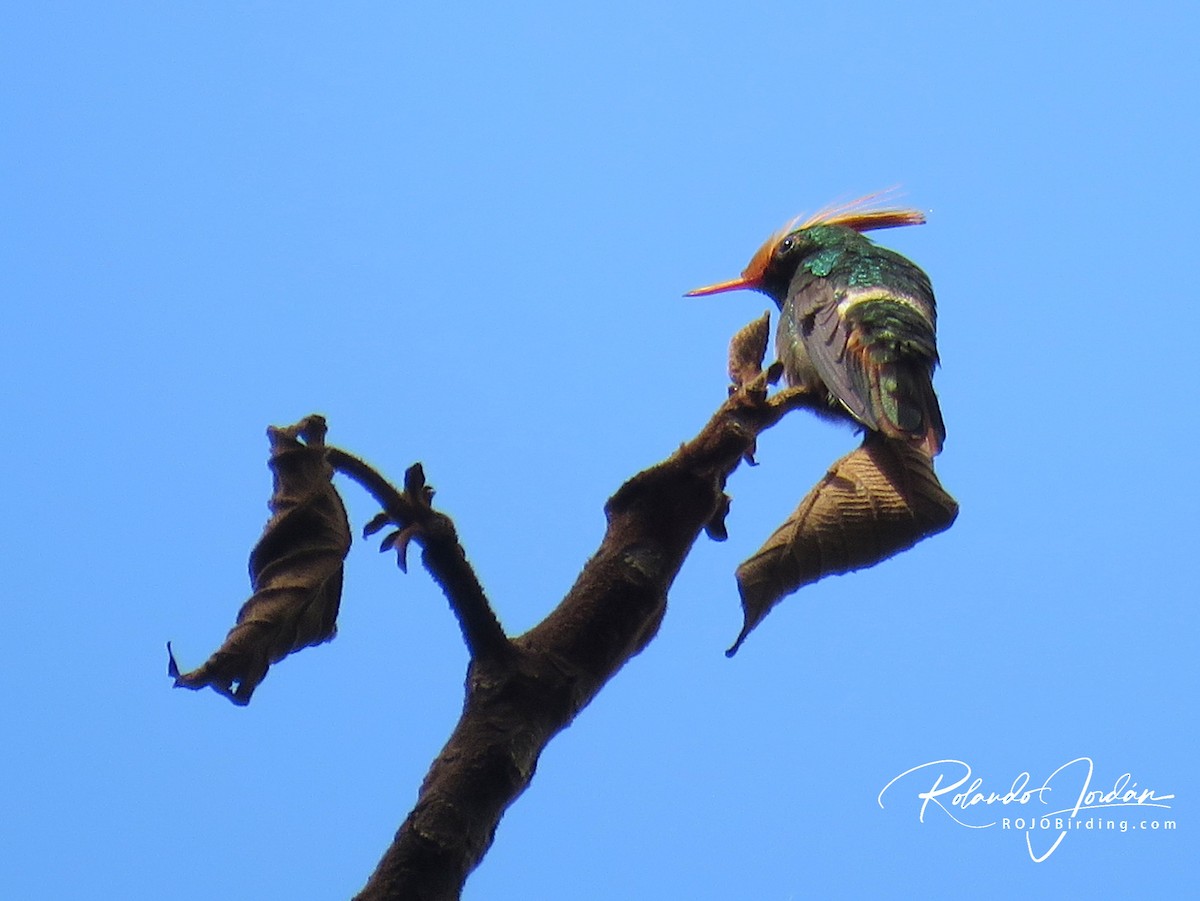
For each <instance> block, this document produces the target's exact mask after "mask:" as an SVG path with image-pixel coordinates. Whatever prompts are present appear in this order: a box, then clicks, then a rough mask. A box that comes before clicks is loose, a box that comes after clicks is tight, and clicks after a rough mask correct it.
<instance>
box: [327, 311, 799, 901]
mask: <svg viewBox="0 0 1200 901" xmlns="http://www.w3.org/2000/svg"><path fill="white" fill-rule="evenodd" d="M752 328H754V326H752ZM754 338H755V336H753V335H751V336H750V337H749V338H747V339H745V342H746V346H748V347H751V348H754V347H757V348H760V349H759V350H758V356H759V359H758V361H752V360H750V359H749V358H751V357H753V356H754V354H753V353H752V352H751V353H747V352H746V351H745V350H744V348H735V350H734V353H735V354H736V355H737V356H738V360H739V362H738V365H737V368H736V372H735V373H734V378H735V380H736V384H735V385H734V388H733V389H732V392H731V394H730V396H729V398H728V399H727V400H726V401H725V402H724V403H723V404H722V405H721V407H720V409H718V410H717V412H716V413H715V414H714V416H713V417H712V419H711V420H709V422H708V423H707V424H706V425H705V426H704V428H703V429H702V430H701V431H700V433H699V434H698V435H697V436H696V437H695V438H693V439H692V440H691V441H689V442H687V443H686V444H684V445H683V446H682V447H680V448H679V450H677V451H676V452H675V453H674V454H672V455H671V457H670V458H668V459H667V460H666V461H664V462H663V463H660V464H659V465H657V466H654V467H651V468H650V469H648V470H645V471H644V472H642V473H639V474H638V475H636V476H634V477H633V478H632V479H630V480H629V481H628V482H626V483H625V484H624V485H622V486H621V487H620V488H619V489H618V490H617V492H616V493H615V494H614V495H613V496H612V498H610V500H609V501H608V504H607V505H606V507H605V512H606V514H607V517H608V529H607V531H606V533H605V536H604V539H603V540H602V542H601V544H600V547H599V549H598V550H597V551H596V553H595V555H594V556H593V557H592V558H591V559H590V560H589V561H588V562H587V564H586V565H585V566H584V568H583V571H582V572H581V573H580V575H579V578H578V580H577V581H576V583H575V585H574V586H573V587H572V588H571V590H570V592H569V593H568V594H567V596H566V597H565V598H564V599H563V601H562V603H560V604H559V605H558V607H557V608H555V610H554V611H553V612H551V613H550V615H549V616H547V617H546V619H544V620H543V621H542V622H541V623H539V624H538V625H537V626H535V627H534V628H533V629H531V630H530V631H529V632H526V633H525V634H524V635H521V636H519V637H517V638H515V639H513V642H512V647H513V649H514V653H513V654H512V655H511V656H510V657H508V658H507V659H505V660H499V659H482V658H476V659H475V660H473V661H472V663H471V668H470V672H469V674H468V679H467V698H466V703H465V705H464V709H463V714H462V717H461V718H460V720H459V722H458V725H457V726H456V728H455V730H454V733H453V734H452V735H451V736H450V740H449V741H448V742H447V744H446V746H445V748H443V750H442V752H441V753H440V754H439V755H438V757H437V759H436V760H434V762H433V765H432V766H431V768H430V771H429V774H428V775H427V776H426V778H425V781H424V783H423V784H422V786H421V792H420V797H419V798H418V800H417V804H416V806H415V807H414V809H413V811H412V813H410V814H409V816H408V818H407V819H406V820H405V822H404V824H403V825H402V826H401V827H400V831H399V832H398V833H397V835H396V838H395V840H394V842H393V843H392V846H391V847H390V848H389V849H388V851H387V852H386V853H385V854H384V856H383V859H382V860H381V861H380V863H379V866H378V868H377V869H376V871H375V873H374V874H373V875H372V876H371V879H370V881H369V882H368V883H367V885H366V887H365V888H364V889H363V891H362V892H361V893H360V894H359V895H358V899H359V901H381V899H401V898H403V899H426V901H432V899H438V901H441V899H454V898H458V897H459V893H460V892H461V889H462V885H463V882H464V881H465V880H466V878H467V875H468V874H469V873H470V872H471V870H473V869H474V868H475V866H476V865H477V864H478V863H479V861H480V860H481V859H482V857H483V855H484V854H485V853H486V851H487V849H488V847H490V845H491V842H492V838H493V836H494V834H495V829H496V826H497V824H498V823H499V821H500V818H501V816H502V815H503V813H504V811H505V810H506V809H507V807H508V806H509V805H510V804H512V803H513V801H515V800H516V798H517V797H518V796H519V795H520V794H521V792H523V791H524V790H525V788H526V786H527V785H528V784H529V781H530V779H532V777H533V773H534V770H535V768H536V765H537V760H538V758H539V756H540V755H541V752H542V749H543V748H544V747H545V746H546V744H547V743H548V742H549V741H550V739H551V738H553V737H554V735H555V734H557V733H558V732H559V731H561V730H562V729H563V728H565V727H566V726H567V725H568V724H570V722H571V721H572V720H573V719H574V717H575V716H576V714H578V712H579V711H580V710H581V709H582V708H583V707H584V706H585V705H586V704H587V703H588V702H589V701H590V700H591V699H592V698H593V697H594V696H595V694H596V693H597V692H598V691H599V690H600V689H601V688H602V687H603V686H604V685H605V683H607V682H608V680H609V679H611V678H612V677H613V675H615V674H616V673H617V671H618V670H620V668H621V667H622V666H623V665H624V664H625V662H626V661H627V660H629V659H630V658H631V657H632V656H633V655H635V654H637V653H638V652H639V651H641V650H642V649H643V648H644V647H645V646H646V644H647V643H648V642H649V641H650V640H651V639H652V638H653V637H654V635H655V633H656V632H657V630H658V627H659V624H660V623H661V621H662V618H663V615H664V613H665V611H666V602H667V591H668V589H669V588H670V586H671V584H672V582H673V581H674V579H675V575H676V574H677V573H678V572H679V569H680V567H681V566H682V565H683V561H684V559H685V558H686V557H687V554H688V552H689V550H690V549H691V547H692V545H693V544H694V543H695V541H696V538H697V537H698V536H699V534H700V532H701V530H702V529H708V530H709V531H710V533H713V532H716V533H717V534H718V535H719V534H720V533H721V532H722V531H723V528H724V516H725V513H726V511H727V510H728V507H729V499H728V497H727V496H726V495H725V491H724V487H725V482H726V479H727V478H728V477H729V475H730V473H732V472H733V470H734V469H736V468H737V466H738V464H739V463H740V462H741V461H742V460H743V459H745V458H746V457H747V455H748V454H750V452H751V451H752V450H753V447H754V442H755V439H756V438H757V436H758V435H759V434H760V433H761V432H762V431H764V430H765V429H767V428H770V427H771V426H772V425H774V424H775V423H776V422H778V421H779V419H780V418H782V417H783V416H784V415H785V414H786V413H787V412H788V411H789V410H792V409H796V408H797V407H801V406H807V405H810V404H811V403H813V399H812V398H811V397H809V396H807V395H804V394H803V393H802V392H797V391H794V390H785V391H781V392H777V393H776V394H774V395H772V396H770V397H768V395H767V384H768V379H769V377H770V376H771V375H772V372H771V371H764V370H762V369H761V355H762V353H763V352H765V346H766V345H765V342H761V341H759V342H757V343H755V340H753V339H754ZM737 340H738V339H735V342H736V341H737ZM335 465H336V464H335ZM381 502H382V501H381ZM385 507H386V504H385Z"/></svg>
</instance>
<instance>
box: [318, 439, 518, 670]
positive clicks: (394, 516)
mask: <svg viewBox="0 0 1200 901" xmlns="http://www.w3.org/2000/svg"><path fill="white" fill-rule="evenodd" d="M327 456H328V459H329V463H330V465H332V466H333V468H334V469H336V470H337V471H338V472H341V473H344V474H345V475H347V476H349V477H350V478H352V479H354V481H356V482H358V483H359V484H360V485H362V486H363V488H365V489H366V490H367V491H368V492H369V493H370V494H371V496H372V497H373V498H375V500H376V501H377V502H378V503H379V505H380V506H381V507H382V508H383V513H382V514H381V515H380V516H376V517H375V518H374V519H372V520H371V522H370V523H368V524H367V528H366V529H365V530H364V532H365V534H367V535H370V534H373V533H374V532H377V531H379V530H380V529H382V528H383V527H384V526H386V525H388V524H391V525H394V526H396V527H397V531H395V532H392V533H391V534H390V535H388V536H387V537H386V538H384V540H383V543H382V545H381V547H380V550H388V549H391V548H395V550H396V558H397V562H398V563H399V564H400V568H401V569H403V570H407V565H408V564H407V557H406V554H407V549H408V544H409V542H410V541H412V540H414V539H415V540H416V541H417V542H419V543H420V544H421V546H422V552H421V562H422V563H424V564H425V568H426V569H427V570H429V574H430V575H431V576H433V578H434V581H436V582H437V583H438V585H439V586H440V587H441V589H442V591H443V592H444V593H445V595H446V599H447V600H448V601H449V602H450V607H451V609H452V610H453V611H454V615H455V616H456V617H457V618H458V624H459V627H460V628H461V629H462V633H463V640H464V641H465V642H466V645H467V650H468V651H469V652H470V654H471V657H472V659H475V658H478V657H481V656H501V657H504V656H507V655H508V654H509V653H510V651H511V645H510V644H509V641H508V638H507V636H505V634H504V629H503V628H502V627H501V626H500V621H499V620H498V619H497V618H496V614H495V612H494V611H493V610H492V605H491V604H490V603H489V602H488V599H487V595H486V594H485V593H484V591H483V586H482V585H480V584H479V579H478V578H477V577H476V575H475V570H474V569H473V568H472V567H471V564H470V563H469V562H468V560H467V555H466V552H465V551H464V550H463V548H462V545H461V544H459V543H458V532H457V531H456V530H455V528H454V522H453V521H452V520H451V519H450V517H449V516H446V515H445V514H444V513H439V512H438V511H437V510H434V509H433V507H432V505H431V501H432V500H433V489H432V488H430V487H429V486H428V485H427V484H426V483H425V471H424V470H423V469H422V468H421V464H420V463H415V464H413V465H412V466H410V467H409V468H408V470H407V471H406V472H405V473H404V491H403V492H400V491H397V490H396V488H395V487H394V486H393V485H392V484H391V483H390V482H389V481H388V480H387V479H385V478H384V477H383V476H381V475H380V474H379V473H378V472H376V471H375V469H374V468H372V467H371V466H370V465H369V464H368V463H366V462H364V461H363V460H360V459H359V458H358V457H355V456H354V455H353V454H349V453H347V452H346V451H344V450H341V449H339V448H336V447H331V448H329V449H328V451H327Z"/></svg>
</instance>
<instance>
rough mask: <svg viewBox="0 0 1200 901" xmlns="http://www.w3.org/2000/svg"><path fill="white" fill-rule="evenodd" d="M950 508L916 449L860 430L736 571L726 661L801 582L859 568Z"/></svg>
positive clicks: (904, 544) (938, 522)
mask: <svg viewBox="0 0 1200 901" xmlns="http://www.w3.org/2000/svg"><path fill="white" fill-rule="evenodd" d="M956 516H958V503H957V502H956V501H955V500H954V498H952V497H951V496H950V495H949V494H947V493H946V491H945V489H943V488H942V485H941V483H940V482H939V481H938V478H937V475H935V474H934V471H933V465H932V463H931V461H930V459H929V457H927V456H926V455H925V454H924V453H923V452H922V451H920V450H919V449H917V448H916V447H914V446H912V445H910V444H909V443H907V442H905V441H896V440H893V439H890V438H885V437H882V436H880V435H876V434H874V433H868V435H867V437H866V439H865V440H864V441H863V443H862V446H861V447H859V448H858V449H857V450H855V451H853V452H852V453H849V454H847V455H846V456H845V457H842V459H840V460H838V461H837V462H836V463H835V464H834V465H833V466H832V467H830V469H829V471H828V472H827V473H826V474H825V477H824V478H823V479H822V480H821V481H820V482H818V483H817V485H816V486H815V487H814V488H813V489H812V491H810V492H809V493H808V495H807V496H806V497H805V498H804V500H803V501H801V502H800V506H799V507H797V508H796V510H795V512H794V513H792V515H791V516H789V517H788V519H787V521H786V522H785V523H784V524H783V525H782V526H780V527H779V528H778V529H777V530H776V532H775V534H774V535H772V536H771V537H770V538H768V539H767V541H766V543H765V544H763V546H762V547H761V548H759V549H758V551H757V552H756V553H755V554H754V556H752V557H750V559H748V560H747V561H746V562H745V563H743V564H742V565H741V566H739V567H738V570H737V581H738V591H739V592H740V593H741V596H742V611H743V614H744V616H745V624H744V625H743V627H742V632H741V634H740V635H738V637H737V641H736V642H734V644H733V647H731V648H730V649H729V650H728V651H727V652H726V654H727V655H728V656H730V657H732V656H733V655H734V654H735V653H737V649H738V648H739V647H740V646H741V644H742V642H743V641H745V639H746V636H747V635H749V634H750V632H751V630H753V629H754V627H755V626H757V625H758V624H759V623H760V622H762V620H763V618H764V617H765V616H766V615H767V613H768V612H770V610H771V608H772V607H774V606H775V605H776V604H778V603H779V602H780V601H781V600H783V598H784V597H786V596H787V595H789V594H791V593H792V592H794V591H796V590H797V589H798V588H800V587H801V586H803V585H808V584H810V583H812V582H815V581H817V580H818V579H820V578H822V577H824V576H828V575H834V574H840V573H846V572H851V571H853V570H856V569H864V568H866V567H868V566H872V565H874V564H876V563H878V562H879V561H881V560H886V559H887V558H888V557H891V556H892V555H894V554H897V553H899V552H900V551H903V550H907V549H908V548H910V547H912V546H913V545H914V544H916V543H917V542H918V541H920V540H921V539H922V538H926V537H928V536H929V535H934V534H936V533H938V532H942V531H944V530H946V529H948V528H949V527H950V525H951V523H953V522H954V519H955V517H956Z"/></svg>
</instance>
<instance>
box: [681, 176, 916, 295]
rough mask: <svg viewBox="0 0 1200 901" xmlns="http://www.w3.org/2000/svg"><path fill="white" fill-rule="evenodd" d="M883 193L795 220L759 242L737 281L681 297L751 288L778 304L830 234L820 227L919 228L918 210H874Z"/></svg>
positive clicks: (887, 208) (708, 287) (702, 289)
mask: <svg viewBox="0 0 1200 901" xmlns="http://www.w3.org/2000/svg"><path fill="white" fill-rule="evenodd" d="M885 193H886V192H881V193H877V194H868V195H867V196H866V197H860V198H859V199H858V200H854V201H851V202H850V203H846V204H841V205H838V206H832V207H827V208H825V209H823V210H821V211H820V212H819V213H816V214H814V215H812V216H810V217H808V218H807V219H804V220H803V221H801V218H800V217H796V218H795V219H793V220H791V221H790V222H788V223H787V225H785V226H784V227H783V228H781V229H779V231H777V232H775V234H773V235H771V237H769V238H767V240H766V241H765V242H763V245H762V246H761V247H760V248H758V250H756V251H755V252H754V256H752V257H751V258H750V262H749V263H747V264H746V268H745V269H743V270H742V274H741V276H740V277H738V278H735V279H730V280H729V281H727V282H717V283H716V284H715V285H706V286H705V287H703V288H696V289H695V290H694V291H689V292H688V293H687V294H686V295H684V296H685V297H699V296H701V295H705V294H720V293H722V292H724V291H737V290H739V289H741V288H751V289H753V290H755V291H762V292H763V293H764V294H766V295H768V296H769V297H771V299H772V300H774V301H775V302H776V303H777V304H782V303H783V300H784V298H785V297H786V296H787V290H788V285H789V284H791V281H792V276H794V275H795V274H796V267H798V266H799V265H800V263H801V261H802V260H803V259H804V258H805V257H806V256H807V255H808V254H809V253H811V252H812V251H813V250H814V249H817V248H819V247H820V246H821V241H822V239H823V238H826V237H828V236H829V235H830V234H831V232H829V231H826V230H825V229H824V228H822V227H829V226H841V227H842V228H847V229H851V230H852V231H856V232H865V231H872V230H874V229H880V228H899V227H900V226H902V225H922V224H923V223H924V222H925V214H924V213H922V212H921V211H920V210H912V209H901V208H896V207H877V206H874V205H873V204H874V203H875V202H876V201H878V200H879V199H880V197H881V196H882V195H883V194H885Z"/></svg>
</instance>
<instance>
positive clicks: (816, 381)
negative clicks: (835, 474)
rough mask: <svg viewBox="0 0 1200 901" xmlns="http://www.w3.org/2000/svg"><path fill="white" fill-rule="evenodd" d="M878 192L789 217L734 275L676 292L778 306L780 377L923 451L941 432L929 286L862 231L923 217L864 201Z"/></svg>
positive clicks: (930, 450)
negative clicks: (765, 300) (733, 295)
mask: <svg viewBox="0 0 1200 901" xmlns="http://www.w3.org/2000/svg"><path fill="white" fill-rule="evenodd" d="M879 196H880V195H878V194H871V195H868V196H867V197H863V198H861V199H859V200H856V201H853V202H851V203H849V204H844V205H841V206H835V207H828V208H826V209H824V210H822V211H821V212H819V213H817V214H816V215H814V216H811V217H809V218H808V219H805V220H803V221H801V219H800V217H797V218H796V219H793V220H792V221H791V222H789V223H788V224H787V225H785V226H784V227H783V228H781V229H780V230H779V231H777V232H775V234H773V235H771V237H769V238H768V239H767V240H766V241H765V242H764V243H763V245H762V246H761V247H760V248H758V250H757V251H755V253H754V256H752V257H751V258H750V262H749V263H748V264H747V265H746V268H745V269H744V270H743V271H742V274H741V277H740V278H735V279H731V280H730V281H726V282H718V283H717V284H714V285H707V286H706V287H703V288H697V289H695V290H694V291H689V292H688V293H687V295H686V296H688V297H696V296H700V295H706V294H718V293H721V292H723V291H736V290H738V289H740V288H750V289H753V290H755V291H761V292H762V293H764V294H766V295H767V296H768V297H770V298H771V299H772V300H773V301H775V305H776V306H777V307H779V310H780V317H779V326H778V329H777V331H776V338H775V346H776V354H777V355H778V357H779V360H780V362H781V363H782V364H783V371H784V376H785V378H786V380H787V383H788V384H789V385H792V386H794V387H797V388H802V389H805V390H807V391H809V392H811V393H814V394H817V396H818V397H820V396H822V395H823V400H824V402H825V406H824V409H822V410H819V411H818V412H821V413H823V414H824V415H827V416H829V417H830V418H834V419H842V420H849V421H851V422H852V423H855V424H857V425H858V426H859V427H861V428H865V429H869V430H871V431H873V432H878V433H880V434H882V435H885V436H887V437H889V438H894V439H899V440H904V441H907V442H909V443H910V444H912V445H915V446H917V447H919V448H920V449H921V450H922V451H924V452H925V453H926V454H927V455H928V456H929V457H930V458H932V457H934V456H936V455H937V454H938V453H939V452H940V451H941V449H942V444H943V442H944V441H945V439H946V427H945V425H944V424H943V423H942V413H941V409H940V408H939V407H938V400H937V395H935V394H934V393H933V370H934V367H935V366H937V363H938V355H937V344H936V328H937V308H936V305H935V302H934V297H933V287H932V286H931V284H930V281H929V276H927V275H926V274H925V273H924V272H923V271H922V270H921V269H920V268H919V267H918V266H917V265H916V264H915V263H913V262H912V261H910V260H908V259H906V258H905V257H903V256H901V255H900V254H898V253H896V252H895V251H892V250H888V249H886V248H884V247H880V246H879V245H877V244H875V243H874V242H873V241H871V240H870V239H869V238H867V237H865V236H864V235H863V234H862V233H863V232H866V231H872V230H875V229H883V228H897V227H900V226H904V225H921V224H923V223H924V222H925V215H924V214H923V213H922V212H921V211H920V210H913V209H896V208H879V207H873V206H872V202H873V201H875V200H876V199H877V198H878V197H879Z"/></svg>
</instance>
